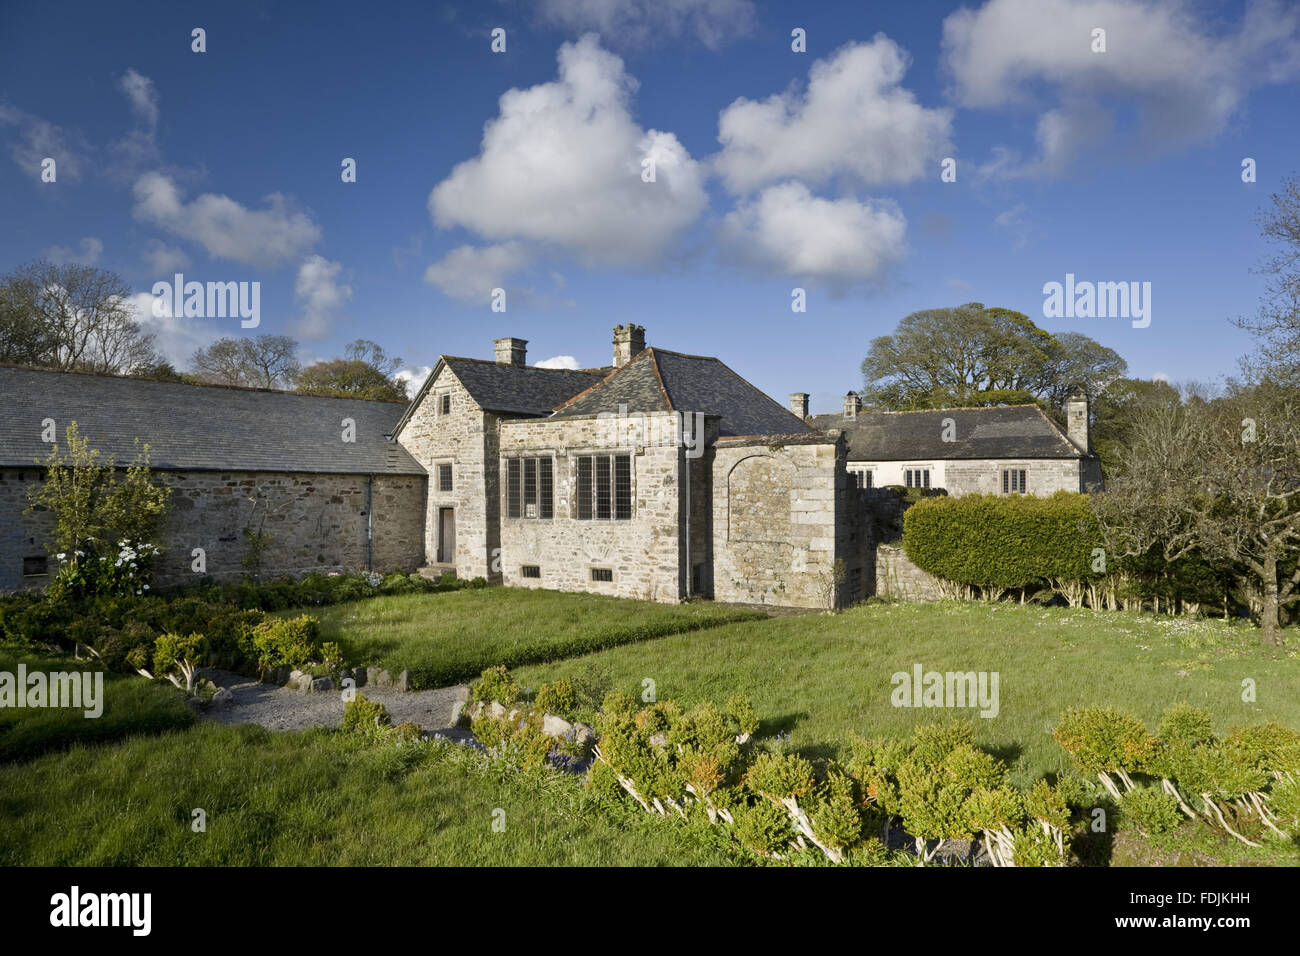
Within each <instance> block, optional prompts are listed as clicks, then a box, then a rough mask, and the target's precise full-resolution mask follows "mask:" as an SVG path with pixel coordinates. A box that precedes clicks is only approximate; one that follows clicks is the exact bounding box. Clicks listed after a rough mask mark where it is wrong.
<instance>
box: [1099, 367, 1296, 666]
mask: <svg viewBox="0 0 1300 956" xmlns="http://www.w3.org/2000/svg"><path fill="white" fill-rule="evenodd" d="M1116 465H1117V468H1116V471H1117V474H1116V475H1115V477H1113V478H1112V479H1110V481H1108V483H1107V486H1106V489H1105V491H1104V492H1102V493H1100V494H1097V495H1094V496H1093V508H1094V511H1095V512H1096V514H1097V518H1098V521H1099V522H1100V524H1101V526H1102V530H1103V534H1104V535H1105V538H1106V544H1107V547H1108V549H1109V550H1111V552H1112V554H1113V555H1114V556H1137V555H1143V554H1146V553H1148V552H1149V551H1150V550H1151V549H1152V548H1153V547H1159V548H1160V549H1162V550H1163V552H1164V555H1165V558H1166V559H1167V560H1171V561H1172V560H1176V559H1178V558H1180V557H1183V556H1184V555H1190V554H1191V553H1192V552H1194V551H1199V552H1200V554H1201V555H1203V556H1204V557H1205V558H1206V559H1208V560H1211V561H1219V562H1223V563H1225V564H1228V565H1233V566H1240V567H1244V568H1245V569H1246V570H1247V572H1248V573H1249V574H1250V576H1251V578H1252V579H1253V581H1254V582H1255V584H1256V585H1257V586H1258V589H1259V594H1260V613H1259V621H1260V627H1261V629H1262V637H1263V640H1264V642H1265V643H1268V644H1275V645H1276V644H1280V643H1281V640H1282V638H1281V612H1282V609H1283V608H1284V607H1285V605H1287V604H1288V603H1289V602H1291V601H1295V600H1297V599H1300V593H1297V588H1298V587H1300V567H1293V562H1294V556H1295V552H1296V549H1297V548H1300V392H1297V391H1296V390H1294V389H1285V388H1282V387H1280V386H1277V385H1276V384H1273V383H1265V384H1262V385H1258V386H1254V387H1251V388H1243V387H1237V388H1236V389H1235V390H1234V391H1232V392H1230V393H1229V394H1227V395H1225V396H1224V397H1221V398H1218V399H1215V400H1213V401H1204V400H1201V399H1199V398H1193V399H1192V400H1190V401H1188V402H1186V403H1183V404H1179V405H1167V406H1156V407H1153V408H1151V409H1148V410H1147V411H1146V412H1145V413H1144V414H1143V415H1142V416H1141V417H1140V418H1139V419H1138V420H1137V421H1136V422H1135V424H1134V426H1133V437H1132V441H1131V443H1130V444H1129V445H1128V446H1127V447H1126V448H1124V449H1123V452H1122V454H1121V457H1120V460H1119V461H1118V462H1116Z"/></svg>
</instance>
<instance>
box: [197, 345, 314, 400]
mask: <svg viewBox="0 0 1300 956" xmlns="http://www.w3.org/2000/svg"><path fill="white" fill-rule="evenodd" d="M297 353H298V343H297V341H295V340H294V339H292V338H290V337H289V336H287V335H259V336H258V337H257V338H255V339H247V338H223V339H218V340H217V341H215V342H213V343H212V344H211V345H208V346H205V347H203V348H201V349H199V350H198V351H196V352H195V353H194V355H193V357H192V358H191V359H190V367H191V368H192V369H193V371H194V374H195V376H197V377H198V379H199V380H200V381H202V382H207V383H209V384H213V385H242V386H246V387H254V388H289V387H290V386H291V385H292V384H293V381H294V379H295V377H296V376H297V375H298V372H299V371H300V369H301V366H300V365H299V363H298V358H297Z"/></svg>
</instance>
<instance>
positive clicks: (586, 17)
mask: <svg viewBox="0 0 1300 956" xmlns="http://www.w3.org/2000/svg"><path fill="white" fill-rule="evenodd" d="M539 11H540V13H541V15H542V18H543V19H544V20H547V21H549V22H551V23H554V24H557V25H559V26H563V27H568V28H569V29H573V30H595V31H596V32H598V33H600V34H603V35H604V36H605V37H607V38H608V39H609V40H610V41H614V42H618V43H623V44H627V45H633V46H647V45H653V44H655V43H657V42H663V41H666V40H675V39H677V38H678V37H682V36H693V37H695V38H696V39H698V40H699V41H700V42H701V43H703V44H704V45H705V46H706V47H708V48H709V49H717V48H718V47H720V46H722V45H723V44H725V43H727V42H728V41H730V40H734V39H737V38H738V37H742V36H746V35H748V34H750V33H752V32H753V29H754V23H755V21H756V20H757V16H756V13H755V10H754V4H753V2H752V0H542V2H541V5H540V7H539Z"/></svg>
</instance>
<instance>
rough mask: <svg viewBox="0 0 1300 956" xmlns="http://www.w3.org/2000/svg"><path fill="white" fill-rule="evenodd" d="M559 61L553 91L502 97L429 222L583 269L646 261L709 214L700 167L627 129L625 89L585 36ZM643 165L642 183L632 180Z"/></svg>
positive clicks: (662, 140) (436, 192) (433, 197)
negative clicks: (525, 245)
mask: <svg viewBox="0 0 1300 956" xmlns="http://www.w3.org/2000/svg"><path fill="white" fill-rule="evenodd" d="M558 59H559V75H558V77H557V79H555V80H554V81H552V82H549V83H542V84H539V85H537V86H533V87H530V88H528V89H512V90H509V91H507V92H506V93H505V94H503V95H502V96H501V99H500V112H499V114H498V115H497V116H496V117H495V118H494V119H492V120H490V121H489V122H488V124H487V126H486V128H485V129H484V133H483V141H482V146H481V150H480V152H479V155H478V156H477V157H475V158H474V159H470V160H466V161H465V162H462V163H460V164H459V165H457V166H456V168H455V169H454V170H453V171H452V173H451V175H450V176H449V177H448V178H447V179H445V180H443V181H442V182H441V183H439V184H438V185H437V186H435V187H434V189H433V191H432V192H431V193H430V195H429V212H430V214H431V215H432V217H433V220H434V222H435V223H436V224H437V225H438V226H439V227H442V228H449V227H453V226H462V227H464V228H466V229H468V230H470V231H472V232H474V233H477V234H478V235H479V236H481V237H483V238H485V239H488V240H490V241H493V242H497V243H504V242H506V241H508V240H519V241H526V242H535V243H543V244H548V245H550V246H553V247H556V248H558V249H561V250H563V251H567V252H570V253H572V254H574V255H576V256H578V257H579V258H580V259H582V260H583V261H585V262H587V263H599V264H643V263H648V262H650V261H653V260H656V259H657V258H659V257H660V256H662V254H663V253H664V251H665V249H666V248H667V247H668V246H669V245H670V244H671V243H672V242H673V241H674V240H676V239H677V238H678V237H679V236H680V234H681V233H682V232H684V230H685V229H687V228H688V227H689V226H690V225H691V224H692V223H693V222H694V221H695V220H696V219H697V218H698V217H699V215H700V213H701V212H702V211H703V210H704V208H705V207H706V205H707V203H708V200H707V197H706V195H705V191H704V187H703V171H702V169H701V167H700V164H699V163H698V162H696V161H695V160H694V159H692V158H691V156H690V154H689V153H687V151H686V150H685V148H684V147H683V146H682V145H681V143H680V142H678V140H677V137H676V136H675V135H673V134H672V133H668V132H661V131H658V130H653V129H652V130H645V129H642V128H641V127H640V126H638V125H637V124H636V122H635V121H634V120H633V118H632V115H631V112H630V108H629V100H630V98H631V94H632V92H633V90H634V89H635V87H636V81H635V80H634V79H633V78H632V77H630V76H628V74H627V73H626V72H625V71H624V68H623V61H622V60H621V59H620V58H619V57H617V56H615V55H614V54H612V53H609V52H608V51H606V50H604V49H602V48H601V46H600V43H599V41H598V40H597V38H596V37H594V36H592V35H586V36H584V37H582V39H580V40H578V41H577V42H576V43H566V44H564V45H563V46H562V47H561V48H560V51H559V55H558ZM646 158H650V159H653V160H654V164H655V182H652V183H647V182H643V181H642V161H643V160H644V159H646ZM444 261H446V260H444Z"/></svg>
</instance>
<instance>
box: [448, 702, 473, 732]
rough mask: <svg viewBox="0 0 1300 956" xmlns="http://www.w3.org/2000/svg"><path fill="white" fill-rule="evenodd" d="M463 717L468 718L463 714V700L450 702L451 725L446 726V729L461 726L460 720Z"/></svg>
mask: <svg viewBox="0 0 1300 956" xmlns="http://www.w3.org/2000/svg"><path fill="white" fill-rule="evenodd" d="M465 716H468V715H466V714H465V701H463V700H457V701H452V704H451V723H449V724H448V725H447V726H448V727H459V726H460V724H461V720H462V718H463V717H465Z"/></svg>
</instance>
